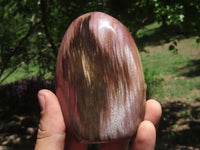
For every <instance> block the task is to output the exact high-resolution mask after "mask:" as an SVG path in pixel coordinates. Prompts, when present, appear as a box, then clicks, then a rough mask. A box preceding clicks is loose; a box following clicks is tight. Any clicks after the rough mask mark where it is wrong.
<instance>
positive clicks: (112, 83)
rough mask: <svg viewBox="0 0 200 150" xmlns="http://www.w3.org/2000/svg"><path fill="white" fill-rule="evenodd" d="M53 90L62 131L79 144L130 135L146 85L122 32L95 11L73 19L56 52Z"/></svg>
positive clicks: (137, 59)
mask: <svg viewBox="0 0 200 150" xmlns="http://www.w3.org/2000/svg"><path fill="white" fill-rule="evenodd" d="M56 92H57V96H58V99H59V101H60V104H61V108H62V111H63V115H64V119H65V123H66V126H67V131H68V132H69V133H71V134H74V135H75V136H76V137H77V139H79V140H80V141H81V142H89V143H91V142H102V141H113V140H119V139H124V138H130V137H132V136H133V135H134V134H135V132H136V130H137V127H138V124H139V123H140V122H141V121H142V120H143V116H144V106H145V99H146V97H145V93H146V85H145V82H144V76H143V70H142V65H141V61H140V56H139V53H138V49H137V46H136V44H135V42H134V40H133V38H132V36H131V35H130V33H129V32H128V30H127V29H126V28H125V27H124V26H123V25H122V24H121V23H120V22H119V21H117V20H116V19H114V18H112V17H111V16H108V15H106V14H104V13H100V12H93V13H88V14H85V15H83V16H80V17H79V18H77V19H76V20H75V21H74V22H73V23H72V24H71V25H70V27H69V28H68V30H67V32H66V33H65V36H64V38H63V41H62V44H61V47H60V50H59V54H58V58H57V67H56Z"/></svg>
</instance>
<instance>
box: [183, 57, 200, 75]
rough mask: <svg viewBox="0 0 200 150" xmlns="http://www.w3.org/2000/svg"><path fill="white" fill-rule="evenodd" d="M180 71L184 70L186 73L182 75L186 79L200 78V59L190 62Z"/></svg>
mask: <svg viewBox="0 0 200 150" xmlns="http://www.w3.org/2000/svg"><path fill="white" fill-rule="evenodd" d="M180 70H183V71H184V72H183V73H181V74H180V75H182V76H186V77H196V76H200V59H193V60H191V61H189V63H188V64H187V65H185V66H184V67H182V68H180Z"/></svg>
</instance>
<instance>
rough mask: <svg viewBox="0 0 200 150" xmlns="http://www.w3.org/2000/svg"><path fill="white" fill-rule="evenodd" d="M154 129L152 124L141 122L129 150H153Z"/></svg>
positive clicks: (154, 141) (154, 140)
mask: <svg viewBox="0 0 200 150" xmlns="http://www.w3.org/2000/svg"><path fill="white" fill-rule="evenodd" d="M155 143H156V129H155V126H154V125H153V123H152V122H150V121H143V122H142V123H141V124H140V125H139V128H138V131H137V135H136V137H135V140H134V142H133V145H132V147H131V150H154V148H155Z"/></svg>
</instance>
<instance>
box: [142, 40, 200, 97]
mask: <svg viewBox="0 0 200 150" xmlns="http://www.w3.org/2000/svg"><path fill="white" fill-rule="evenodd" d="M195 40H196V38H195V37H192V38H189V39H182V40H179V41H178V45H177V48H178V54H174V53H172V52H171V51H169V50H168V47H169V45H170V43H165V44H162V45H158V46H146V47H145V49H146V51H147V52H141V53H140V54H141V59H142V63H143V68H144V69H145V68H149V69H150V70H154V72H155V76H156V77H159V78H163V79H164V81H163V84H162V85H163V88H162V89H160V90H156V92H154V95H153V98H156V99H160V100H161V101H171V100H177V99H179V100H190V101H191V100H195V99H197V98H199V97H200V94H198V93H199V91H200V90H199V89H200V88H199V87H200V83H199V81H200V76H199V71H198V70H199V68H198V67H199V65H200V64H199V60H200V45H199V44H197V43H196V42H195ZM192 62H196V63H192ZM192 73H193V74H192ZM189 74H191V75H189Z"/></svg>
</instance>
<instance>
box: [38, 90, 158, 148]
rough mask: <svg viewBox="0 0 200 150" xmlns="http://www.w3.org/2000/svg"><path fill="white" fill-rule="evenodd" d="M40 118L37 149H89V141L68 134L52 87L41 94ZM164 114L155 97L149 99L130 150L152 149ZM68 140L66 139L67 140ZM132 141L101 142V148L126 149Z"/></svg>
mask: <svg viewBox="0 0 200 150" xmlns="http://www.w3.org/2000/svg"><path fill="white" fill-rule="evenodd" d="M38 99H39V103H40V107H41V119H40V124H39V129H38V135H37V141H36V145H35V150H64V149H66V150H86V149H87V144H82V143H79V142H77V141H76V140H75V138H74V137H72V136H70V135H66V131H65V123H64V119H63V115H62V112H61V108H60V104H59V102H58V99H57V97H56V96H55V94H53V93H52V92H51V91H49V90H41V91H39V93H38ZM161 114H162V110H161V106H160V104H159V103H158V102H157V101H156V100H148V101H147V102H146V112H145V117H144V121H142V122H141V123H140V125H139V127H138V131H137V134H136V137H135V139H134V141H133V144H132V147H131V150H153V149H154V148H155V142H156V128H157V126H158V123H159V120H160V117H161ZM65 141H66V142H65ZM128 143H129V140H122V141H118V142H112V143H105V144H101V146H100V150H125V149H126V148H127V145H128Z"/></svg>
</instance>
